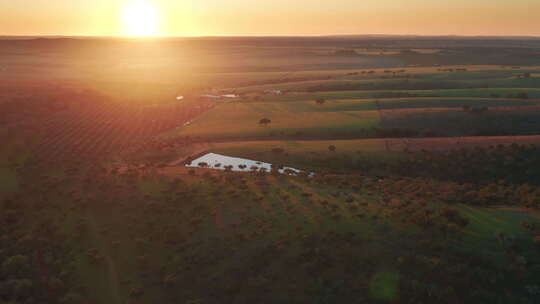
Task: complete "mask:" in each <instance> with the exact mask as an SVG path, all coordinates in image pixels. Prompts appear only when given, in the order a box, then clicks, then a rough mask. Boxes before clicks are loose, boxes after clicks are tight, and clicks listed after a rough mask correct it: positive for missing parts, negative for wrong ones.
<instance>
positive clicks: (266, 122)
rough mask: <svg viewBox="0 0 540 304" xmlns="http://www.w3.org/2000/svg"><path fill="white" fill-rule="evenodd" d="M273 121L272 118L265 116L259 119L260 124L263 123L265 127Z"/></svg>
mask: <svg viewBox="0 0 540 304" xmlns="http://www.w3.org/2000/svg"><path fill="white" fill-rule="evenodd" d="M271 122H272V121H271V120H270V119H268V118H263V119H261V120H259V124H260V125H263V126H265V127H266V126H268V124H269V123H271Z"/></svg>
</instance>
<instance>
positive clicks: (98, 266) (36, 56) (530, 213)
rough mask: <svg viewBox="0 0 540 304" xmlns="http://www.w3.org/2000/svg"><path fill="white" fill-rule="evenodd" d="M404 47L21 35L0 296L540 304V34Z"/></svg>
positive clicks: (383, 42)
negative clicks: (286, 170)
mask: <svg viewBox="0 0 540 304" xmlns="http://www.w3.org/2000/svg"><path fill="white" fill-rule="evenodd" d="M398 38H399V37H391V38H390V37H363V38H359V37H304V38H298V37H273V38H270V37H265V38H261V37H236V38H230V37H214V38H171V39H157V38H156V39H150V40H144V41H137V40H136V39H135V40H128V39H125V40H124V39H113V38H111V39H94V38H84V39H83V38H81V39H70V38H62V39H53V38H51V39H29V40H24V41H19V40H17V41H10V40H2V39H0V79H1V80H2V84H0V139H1V140H2V143H3V144H2V145H1V146H0V156H1V157H0V303H10V304H12V303H25V304H32V303H61V304H88V303H98V304H122V303H129V304H138V303H140V304H143V303H144V304H146V303H164V304H169V303H171V304H172V303H174V304H177V303H181V304H223V303H231V304H233V303H234V304H243V303H245V304H248V303H268V304H273V303H297V304H304V303H318V304H323V303H374V304H375V303H376V304H418V303H445V304H457V303H501V304H507V303H508V304H514V303H523V304H529V303H540V292H539V290H540V287H539V286H538V282H540V253H539V252H540V251H539V250H538V249H539V248H540V247H539V246H540V213H539V210H540V119H538V118H539V117H540V81H539V79H540V78H538V75H539V73H540V67H539V66H538V62H540V40H538V39H533V38H530V39H529V38H512V39H503V38H497V39H488V38H485V39H484V38H455V37H453V38H441V37H436V38H428V37H422V38H413V37H407V38H399V39H398ZM220 95H229V97H230V96H231V95H235V96H236V95H238V96H237V98H225V97H223V98H217V97H216V96H220ZM179 96H182V97H183V98H178V97H179ZM205 96H206V97H205ZM209 96H210V97H209ZM209 152H213V153H219V154H223V155H225V156H230V157H242V158H247V159H251V160H253V161H254V162H251V163H250V166H249V167H247V166H246V164H245V163H244V164H242V163H234V166H232V165H227V164H224V163H212V164H205V163H201V164H200V165H199V164H194V165H195V166H194V167H185V166H184V164H185V163H187V162H189V161H191V160H194V159H197V158H198V157H200V156H204V155H206V154H207V153H209ZM216 162H217V161H216ZM261 162H267V163H269V164H271V166H270V165H269V166H268V167H267V168H265V170H262V169H261V168H260V167H257V166H255V165H252V164H258V165H262V164H261ZM197 166H198V167H197ZM283 166H289V167H293V168H298V169H300V170H301V171H299V172H297V173H294V174H293V173H291V174H290V175H288V174H280V169H283ZM234 167H236V168H238V169H242V170H243V171H242V172H236V171H234V170H233V169H235V168H234ZM216 169H220V170H216ZM281 171H283V170H281Z"/></svg>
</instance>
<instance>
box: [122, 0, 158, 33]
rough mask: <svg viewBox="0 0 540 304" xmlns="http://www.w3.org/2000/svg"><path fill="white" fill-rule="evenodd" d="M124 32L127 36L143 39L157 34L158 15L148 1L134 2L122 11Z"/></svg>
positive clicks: (136, 0) (137, 0)
mask: <svg viewBox="0 0 540 304" xmlns="http://www.w3.org/2000/svg"><path fill="white" fill-rule="evenodd" d="M122 17H123V24H124V31H125V33H126V35H128V36H135V37H144V36H156V35H157V34H158V14H157V10H156V8H155V7H154V6H153V5H152V4H151V3H149V2H148V1H143V0H135V1H132V2H131V3H130V4H128V5H127V6H126V7H125V8H124V11H123V16H122Z"/></svg>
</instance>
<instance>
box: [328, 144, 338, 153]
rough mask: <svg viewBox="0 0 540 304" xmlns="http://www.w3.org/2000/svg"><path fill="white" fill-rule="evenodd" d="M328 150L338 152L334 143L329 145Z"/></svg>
mask: <svg viewBox="0 0 540 304" xmlns="http://www.w3.org/2000/svg"><path fill="white" fill-rule="evenodd" d="M328 151H330V152H336V146H334V145H330V146H328Z"/></svg>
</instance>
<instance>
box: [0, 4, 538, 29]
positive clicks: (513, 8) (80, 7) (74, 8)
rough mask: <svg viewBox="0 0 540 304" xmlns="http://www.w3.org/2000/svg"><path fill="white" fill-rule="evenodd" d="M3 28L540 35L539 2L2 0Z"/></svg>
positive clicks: (1, 20)
mask: <svg viewBox="0 0 540 304" xmlns="http://www.w3.org/2000/svg"><path fill="white" fill-rule="evenodd" d="M0 7H2V10H1V11H0V35H1V36H5V35H9V36H92V37H102V36H106V37H110V36H114V37H117V36H163V37H201V36H314V35H316V36H318V35H323V36H329V35H330V36H340V35H414V36H416V35H419V36H540V20H538V19H537V18H532V17H533V16H534V15H536V14H537V13H539V12H540V2H539V1H533V0H516V1H513V2H512V3H511V4H510V3H508V1H501V0H496V1H486V0H471V1H465V0H457V1H452V2H451V3H447V2H440V1H434V0H411V1H404V0H382V1H375V0H368V1H363V2H357V1H352V0H344V1H342V2H341V3H339V4H334V3H327V2H324V1H319V0H300V1H295V2H286V1H284V0H277V1H267V0H263V1H258V2H256V3H255V2H251V1H246V0H231V1H226V2H225V1H218V0H212V1H210V0H204V1H197V2H189V1H171V0H116V1H105V0H95V1H85V2H74V1H68V0H58V1H55V2H50V1H44V0H37V1H33V2H32V5H31V6H29V5H27V4H26V1H9V0H0Z"/></svg>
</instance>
